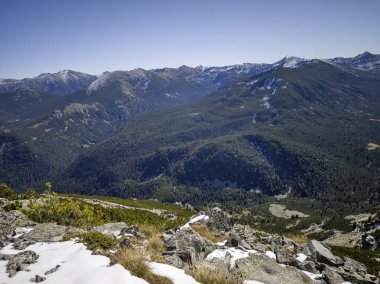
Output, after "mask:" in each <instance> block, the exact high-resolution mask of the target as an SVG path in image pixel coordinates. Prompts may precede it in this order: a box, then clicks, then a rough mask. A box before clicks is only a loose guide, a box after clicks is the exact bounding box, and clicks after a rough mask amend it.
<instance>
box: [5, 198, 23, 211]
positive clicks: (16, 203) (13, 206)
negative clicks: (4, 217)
mask: <svg viewBox="0 0 380 284" xmlns="http://www.w3.org/2000/svg"><path fill="white" fill-rule="evenodd" d="M21 208H22V204H21V202H19V201H17V200H16V201H14V202H12V203H10V204H8V205H6V206H4V207H3V209H4V210H5V211H7V212H9V211H12V210H20V209H21Z"/></svg>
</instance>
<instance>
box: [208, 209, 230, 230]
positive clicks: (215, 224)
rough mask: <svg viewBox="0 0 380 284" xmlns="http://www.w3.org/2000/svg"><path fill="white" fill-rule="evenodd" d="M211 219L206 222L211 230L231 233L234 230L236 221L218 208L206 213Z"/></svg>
mask: <svg viewBox="0 0 380 284" xmlns="http://www.w3.org/2000/svg"><path fill="white" fill-rule="evenodd" d="M205 214H206V215H207V216H208V217H209V218H208V220H207V221H203V220H202V222H205V223H206V225H207V227H208V228H210V229H211V230H219V231H229V230H231V229H232V227H233V225H234V223H235V221H234V219H233V218H232V216H231V215H230V214H228V213H226V212H224V211H223V210H222V209H220V208H218V207H214V208H211V209H209V210H208V211H207V212H206V213H205Z"/></svg>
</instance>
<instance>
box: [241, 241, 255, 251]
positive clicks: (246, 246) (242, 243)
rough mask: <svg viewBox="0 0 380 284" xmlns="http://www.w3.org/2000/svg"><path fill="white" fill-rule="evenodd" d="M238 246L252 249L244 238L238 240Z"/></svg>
mask: <svg viewBox="0 0 380 284" xmlns="http://www.w3.org/2000/svg"><path fill="white" fill-rule="evenodd" d="M239 247H240V248H241V249H243V250H251V249H252V247H251V245H250V244H249V243H247V242H246V241H244V240H241V241H240V245H239Z"/></svg>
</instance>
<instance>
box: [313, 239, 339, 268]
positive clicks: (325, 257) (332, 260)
mask: <svg viewBox="0 0 380 284" xmlns="http://www.w3.org/2000/svg"><path fill="white" fill-rule="evenodd" d="M308 248H309V249H310V252H311V253H312V256H313V258H314V260H315V261H317V262H321V263H325V264H328V265H333V266H336V265H340V264H343V262H342V261H341V260H340V259H338V258H337V257H336V256H334V255H333V254H332V252H331V251H330V250H329V249H328V248H326V247H325V246H324V245H322V244H321V243H320V242H318V241H316V240H312V241H310V242H309V243H308Z"/></svg>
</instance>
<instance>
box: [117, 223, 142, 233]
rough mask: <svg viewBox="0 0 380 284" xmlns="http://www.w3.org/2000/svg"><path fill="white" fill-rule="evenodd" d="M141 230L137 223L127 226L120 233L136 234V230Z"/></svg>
mask: <svg viewBox="0 0 380 284" xmlns="http://www.w3.org/2000/svg"><path fill="white" fill-rule="evenodd" d="M138 231H139V227H137V225H132V226H129V227H125V228H123V229H122V230H121V232H120V235H124V234H131V235H134V234H136V232H138Z"/></svg>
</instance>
